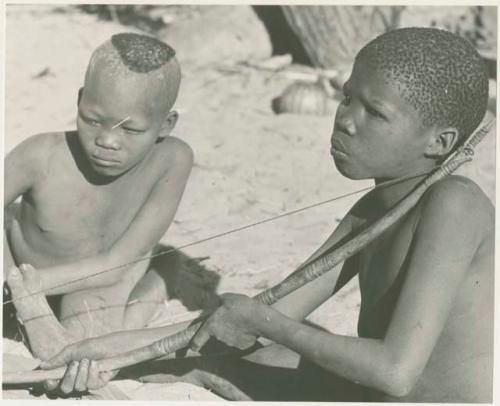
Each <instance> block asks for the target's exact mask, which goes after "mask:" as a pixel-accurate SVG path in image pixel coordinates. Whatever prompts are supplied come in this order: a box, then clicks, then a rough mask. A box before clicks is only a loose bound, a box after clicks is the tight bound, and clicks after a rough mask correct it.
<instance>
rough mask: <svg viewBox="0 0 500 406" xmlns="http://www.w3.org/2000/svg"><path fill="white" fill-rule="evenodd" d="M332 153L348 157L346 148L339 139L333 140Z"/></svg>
mask: <svg viewBox="0 0 500 406" xmlns="http://www.w3.org/2000/svg"><path fill="white" fill-rule="evenodd" d="M330 152H331V153H332V154H342V155H348V154H347V152H346V148H345V147H344V145H343V144H342V142H341V141H340V140H339V139H338V138H332V140H331V148H330Z"/></svg>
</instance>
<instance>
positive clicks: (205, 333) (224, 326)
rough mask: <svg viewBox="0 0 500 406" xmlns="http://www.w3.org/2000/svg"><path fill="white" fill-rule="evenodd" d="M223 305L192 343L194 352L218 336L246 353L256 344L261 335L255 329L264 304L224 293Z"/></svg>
mask: <svg viewBox="0 0 500 406" xmlns="http://www.w3.org/2000/svg"><path fill="white" fill-rule="evenodd" d="M220 299H221V302H222V303H221V306H220V307H219V308H218V309H217V310H216V311H215V312H214V313H213V314H212V315H211V316H210V317H209V318H208V319H207V320H206V321H205V322H204V323H203V325H202V326H201V327H200V329H199V330H198V331H197V332H196V334H195V336H194V337H193V339H192V341H191V349H192V350H193V351H196V352H199V350H200V349H201V347H203V346H204V345H205V343H206V342H207V341H208V340H209V338H210V337H215V338H216V339H217V340H219V341H222V342H223V343H224V344H227V345H229V346H231V347H236V348H239V349H240V350H245V349H247V348H249V347H251V346H253V345H254V344H255V341H256V339H257V337H258V335H259V332H258V330H257V328H256V327H255V324H256V323H255V322H254V321H255V318H258V317H259V315H260V313H261V311H262V309H261V308H262V305H261V304H259V303H257V302H255V301H254V300H252V299H251V298H249V297H247V296H244V295H236V294H233V293H225V294H223V295H221V296H220Z"/></svg>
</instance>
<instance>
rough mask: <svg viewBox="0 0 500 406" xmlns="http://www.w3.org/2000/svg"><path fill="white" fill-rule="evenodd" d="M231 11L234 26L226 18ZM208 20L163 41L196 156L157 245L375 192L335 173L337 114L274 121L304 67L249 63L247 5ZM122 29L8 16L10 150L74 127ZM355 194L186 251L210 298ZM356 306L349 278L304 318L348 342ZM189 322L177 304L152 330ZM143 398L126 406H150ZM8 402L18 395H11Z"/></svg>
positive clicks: (269, 276) (182, 25)
mask: <svg viewBox="0 0 500 406" xmlns="http://www.w3.org/2000/svg"><path fill="white" fill-rule="evenodd" d="M228 15H230V16H231V18H225V17H227V16H228ZM176 18H178V17H176ZM193 18H194V17H193ZM205 21H210V24H208V23H207V24H201V25H200V23H199V20H197V21H194V20H190V19H182V18H181V19H179V21H178V23H176V21H174V23H173V24H172V26H173V29H172V30H170V31H167V32H165V33H163V34H162V35H163V39H165V40H166V41H167V42H169V43H170V44H171V45H172V46H174V48H176V49H177V51H178V57H179V60H180V62H181V65H182V68H183V82H182V85H181V93H180V96H179V99H178V102H177V103H176V109H177V110H178V111H179V113H180V120H179V123H178V126H177V128H176V130H175V132H174V135H175V136H177V137H179V138H182V139H184V140H186V141H187V142H188V143H189V144H190V145H191V146H192V148H193V150H194V152H195V166H194V169H193V172H192V175H191V178H190V180H189V184H188V186H187V189H186V192H185V195H184V197H183V200H182V203H181V206H180V208H179V211H178V213H177V216H176V218H175V220H174V222H173V224H172V226H171V227H170V229H169V230H168V232H167V234H166V235H165V237H164V238H163V240H162V242H164V243H166V244H169V245H173V246H176V247H181V246H183V245H186V244H189V243H192V242H195V241H199V240H201V239H205V238H207V237H209V236H212V235H216V234H218V233H222V232H225V231H228V230H231V229H234V228H238V227H240V226H243V225H246V224H250V223H254V222H258V221H260V220H263V219H266V218H270V217H272V216H275V215H278V214H281V213H284V212H287V211H290V210H294V209H297V208H300V207H303V206H307V205H310V204H314V203H317V202H321V201H324V200H327V199H330V198H332V197H334V196H338V195H341V194H344V193H348V192H352V191H355V190H358V189H361V188H363V187H366V186H369V185H370V184H371V182H368V181H356V182H354V181H351V180H348V179H346V178H343V177H342V176H341V175H340V174H339V173H338V172H337V171H336V169H335V167H334V165H333V162H332V159H331V157H330V155H329V136H330V132H331V128H332V124H333V116H321V117H317V116H299V115H290V114H284V115H275V114H274V113H273V112H272V111H271V101H272V99H273V98H274V97H276V96H278V95H279V94H280V93H281V92H282V91H283V90H284V89H285V87H286V86H287V85H289V84H290V83H292V79H290V75H289V74H287V73H286V72H290V71H294V70H298V69H299V68H298V67H294V66H290V67H288V68H286V69H285V71H282V72H271V71H266V70H262V69H257V68H254V67H251V66H249V65H248V62H251V61H256V60H263V59H266V58H269V57H270V55H271V45H270V44H269V41H268V38H267V35H266V33H265V31H264V28H263V27H262V25H261V24H260V22H259V21H258V20H256V19H255V18H254V16H253V14H252V12H251V10H250V9H249V7H247V6H242V7H238V9H237V10H235V8H234V7H223V8H220V9H219V10H217V12H215V13H213V12H210V10H208V8H207V11H206V16H205ZM227 21H233V22H234V21H237V22H238V21H239V22H244V23H240V24H237V23H232V24H233V26H231V24H229V26H228V29H227V32H223V33H221V32H220V30H216V29H214V28H213V27H214V26H215V27H217V26H218V25H217V22H218V23H219V24H222V23H223V22H224V24H225V22H227ZM194 27H196V30H197V31H196V32H198V36H190V37H189V38H188V37H187V36H186V35H185V33H187V32H191V33H192V32H193V31H194ZM123 31H130V29H129V28H124V27H122V26H120V25H117V24H114V23H109V22H102V21H97V20H96V19H95V17H94V16H90V15H85V14H82V13H80V12H75V11H68V10H66V11H64V12H62V11H59V12H54V9H53V8H52V7H48V8H47V7H46V8H40V7H33V6H10V7H9V8H8V9H7V44H6V115H5V117H6V126H5V128H6V133H5V152H6V153H7V152H8V151H9V150H11V149H12V148H13V147H14V146H15V145H17V144H18V143H19V142H20V141H22V140H23V139H25V138H27V137H29V136H30V135H33V134H35V133H40V132H44V131H55V130H57V131H60V130H69V129H73V128H74V127H75V117H76V97H77V91H78V88H79V87H80V86H81V85H82V81H83V74H84V71H85V67H86V63H87V61H88V58H89V55H90V52H91V51H92V49H94V48H95V47H96V46H97V45H98V44H100V43H101V42H102V41H104V40H105V39H107V38H108V37H109V36H110V35H112V34H114V33H117V32H123ZM482 148H483V149H484V152H483V154H485V156H486V158H484V159H481V161H480V162H481V165H480V166H479V167H475V168H472V169H471V170H470V172H474V173H475V175H474V176H476V177H478V178H481V179H482V183H483V185H482V186H483V188H484V189H485V191H487V193H488V194H489V195H491V196H493V193H494V186H493V185H494V178H493V176H494V137H492V136H491V137H489V140H488V141H487V143H485V146H484V147H482ZM358 197H359V195H358V196H352V197H349V198H346V199H342V200H339V201H337V202H333V203H329V204H327V205H324V206H321V207H317V208H314V209H311V210H307V211H304V212H301V213H298V214H294V215H292V216H288V217H285V218H282V219H279V220H277V221H273V222H270V223H266V224H263V225H259V226H256V227H254V228H251V229H248V230H245V231H242V232H238V233H234V234H231V235H227V236H224V237H221V238H217V239H214V240H211V241H208V242H205V243H201V244H198V245H195V246H191V247H189V248H185V249H183V252H185V253H186V254H187V255H189V256H191V257H195V258H205V257H208V258H207V259H206V260H204V262H203V264H204V266H205V267H206V268H207V269H209V270H210V271H212V272H209V274H210V275H209V278H210V279H211V280H212V281H217V280H218V286H217V292H219V293H220V292H227V291H232V292H241V293H245V294H247V295H254V294H256V293H258V292H260V291H261V290H263V289H265V288H267V287H270V286H272V285H273V284H275V283H277V282H279V281H280V280H282V279H283V278H284V277H285V276H286V275H288V274H289V273H290V272H291V271H292V270H293V269H294V268H295V267H296V266H297V265H299V264H300V263H301V262H302V261H303V260H304V259H306V258H307V257H308V256H309V255H310V254H311V253H312V252H313V251H314V250H315V249H316V248H317V247H318V246H319V245H320V244H321V243H322V242H323V241H324V240H325V238H326V237H327V236H328V235H329V234H330V233H331V232H332V230H333V229H334V228H335V226H336V225H337V224H338V221H339V220H340V219H341V218H342V216H343V215H344V214H345V213H346V211H347V210H348V209H349V208H350V207H351V205H352V204H353V203H354V201H355V200H356V199H357V198H358ZM358 308H359V293H358V290H357V285H356V282H353V283H351V284H349V285H348V286H347V287H346V288H345V289H344V290H343V291H342V292H340V294H339V295H338V297H336V298H334V299H332V300H330V301H328V302H327V303H326V304H325V305H323V306H322V307H321V308H319V309H318V310H317V311H316V312H315V313H314V314H313V315H312V316H311V320H312V321H314V322H317V323H320V324H322V325H323V326H325V327H327V328H328V329H330V330H332V331H335V332H337V333H340V334H355V330H356V318H357V311H358ZM194 314H195V313H193V312H190V311H188V309H187V307H186V306H185V305H183V304H182V303H181V302H179V301H176V300H174V301H171V302H169V303H168V304H167V305H166V306H165V309H163V311H162V313H161V314H160V315H159V317H158V318H157V319H156V321H155V323H156V324H161V323H169V322H172V321H177V320H180V319H185V318H190V317H192V316H193V315H194ZM9 345H10V344H9ZM186 385H187V384H186ZM186 388H187V389H186ZM177 389H179V387H177ZM179 390H180V392H181V393H182V394H179V393H176V391H175V390H174V388H172V391H170V392H169V391H166V390H164V389H161V390H159V391H158V392H157V393H158V398H162V399H180V398H182V399H186V398H187V397H186V396H187V394H190V395H191V394H193V393H195V392H196V391H197V390H198V389H196V388H191V389H189V385H187V386H183V387H182V388H181V389H179ZM190 391H191V392H190ZM139 392H140V391H139ZM145 392H148V391H142V392H140V393H142V394H141V395H137V394H136V396H133V398H136V399H137V398H140V399H145V398H146V397H145V396H146V395H145ZM160 392H161V393H160ZM148 393H150V392H148ZM169 393H171V394H172V393H173V395H172V396H170V397H169ZM196 393H198V392H196ZM4 396H6V397H12V396H16V397H17V395H14V394H12V393H10V392H9V394H4ZM149 396H151V395H149ZM210 396H211V394H207V399H208V398H210Z"/></svg>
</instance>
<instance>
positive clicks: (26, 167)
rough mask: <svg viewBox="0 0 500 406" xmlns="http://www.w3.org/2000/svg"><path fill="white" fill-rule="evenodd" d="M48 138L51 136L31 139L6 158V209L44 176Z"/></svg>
mask: <svg viewBox="0 0 500 406" xmlns="http://www.w3.org/2000/svg"><path fill="white" fill-rule="evenodd" d="M48 138H49V136H47V135H46V136H44V135H43V134H41V135H36V136H33V137H30V138H28V139H26V140H24V141H23V142H21V143H20V144H18V145H17V146H16V147H15V148H14V149H13V150H12V151H10V152H9V153H8V154H7V156H6V157H5V166H4V169H5V173H4V204H3V207H4V208H5V207H7V206H8V205H9V204H11V203H13V202H14V201H15V200H16V199H17V198H18V197H19V196H21V195H22V194H24V193H26V192H28V191H29V190H30V189H31V188H32V187H33V185H35V183H36V182H37V180H38V179H39V178H40V177H41V176H43V173H44V172H45V170H44V161H46V159H47V147H48V143H49V140H48Z"/></svg>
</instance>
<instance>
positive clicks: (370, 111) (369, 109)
mask: <svg viewBox="0 0 500 406" xmlns="http://www.w3.org/2000/svg"><path fill="white" fill-rule="evenodd" d="M365 108H366V111H367V112H368V114H369V115H370V116H373V117H377V118H383V119H385V116H384V115H383V114H382V113H381V112H380V111H378V110H376V109H374V108H373V107H371V106H368V105H367V106H365Z"/></svg>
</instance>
